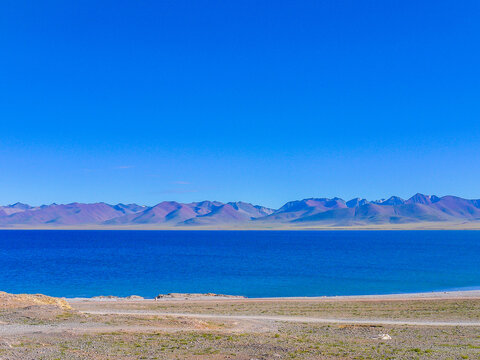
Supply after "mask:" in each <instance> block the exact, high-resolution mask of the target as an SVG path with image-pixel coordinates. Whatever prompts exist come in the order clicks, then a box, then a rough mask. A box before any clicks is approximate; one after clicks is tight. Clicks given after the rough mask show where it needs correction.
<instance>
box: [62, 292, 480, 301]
mask: <svg viewBox="0 0 480 360" xmlns="http://www.w3.org/2000/svg"><path fill="white" fill-rule="evenodd" d="M186 295H194V296H181V297H175V298H168V297H167V298H161V299H157V300H155V299H154V298H128V297H108V296H105V297H102V296H98V297H90V298H89V297H73V298H64V299H66V300H67V301H68V302H72V303H75V302H128V303H134V302H158V303H162V302H182V301H189V302H193V301H202V302H203V301H209V302H211V301H230V302H238V301H240V302H281V301H325V302H332V301H408V300H449V299H453V300H463V299H480V289H479V290H448V291H432V292H416V293H400V294H378V295H338V296H294V297H260V298H248V297H243V296H235V295H233V296H232V295H224V296H221V295H220V296H207V295H202V294H186Z"/></svg>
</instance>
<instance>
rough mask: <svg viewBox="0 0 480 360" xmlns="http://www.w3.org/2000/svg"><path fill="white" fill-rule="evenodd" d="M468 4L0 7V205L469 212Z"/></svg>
mask: <svg viewBox="0 0 480 360" xmlns="http://www.w3.org/2000/svg"><path fill="white" fill-rule="evenodd" d="M479 44H480V2H479V1H477V0H473V1H468V0H465V1H441V0H440V1H438V0H437V1H405V0H403V1H389V0H379V1H346V0H331V1H319V0H316V1H310V0H302V1H296V0H291V1H284V0H275V1H251V0H242V1H218V0H217V1H210V0H201V1H182V0H168V1H164V0H142V1H137V0H130V1H125V0H114V1H113V0H112V1H110V0H102V1H97V0H95V1H93V0H82V1H64V0H61V1H60V0H58V1H51V0H45V1H24V0H4V1H2V2H1V4H0V45H1V47H0V49H1V50H0V204H7V203H12V202H16V201H22V202H27V203H31V204H34V205H38V204H42V203H52V202H57V203H66V202H73V201H79V202H96V201H105V202H109V203H117V202H137V203H142V204H156V203H158V202H160V201H163V200H177V201H182V202H185V201H197V200H204V199H209V200H219V201H236V200H243V201H248V202H253V203H260V204H264V205H268V206H272V207H279V206H281V205H282V204H283V203H285V202H286V201H289V200H295V199H301V198H306V197H332V196H339V197H343V198H345V199H347V200H348V199H350V198H352V197H355V196H360V197H366V198H369V199H379V198H383V197H387V196H390V195H393V194H395V195H399V196H402V197H409V196H411V195H413V194H414V193H416V192H423V193H427V194H433V193H434V194H438V195H447V194H455V195H459V196H463V197H468V198H480V66H479V64H480V46H479Z"/></svg>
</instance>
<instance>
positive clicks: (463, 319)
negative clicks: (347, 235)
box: [0, 294, 480, 360]
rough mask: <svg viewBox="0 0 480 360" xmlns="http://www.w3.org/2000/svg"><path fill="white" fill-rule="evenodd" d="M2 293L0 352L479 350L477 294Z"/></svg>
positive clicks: (448, 353)
mask: <svg viewBox="0 0 480 360" xmlns="http://www.w3.org/2000/svg"><path fill="white" fill-rule="evenodd" d="M9 299H10V300H9V301H8V306H6V305H2V304H3V303H2V302H1V297H0V359H246V360H249V359H480V296H478V294H477V295H475V296H466V297H463V296H445V297H441V296H435V297H431V298H427V297H425V296H423V297H421V296H419V297H408V298H407V297H397V298H395V297H391V298H385V297H368V298H325V299H322V298H316V299H268V300H265V299H262V300H260V299H211V300H210V299H209V300H178V301H153V300H119V299H115V300H111V301H105V300H74V301H73V300H72V301H69V305H70V306H71V308H69V306H68V304H67V305H66V304H65V303H64V302H62V301H55V300H51V299H52V298H41V299H42V301H41V302H40V303H36V302H35V301H36V300H35V299H37V297H34V298H33V300H32V298H28V296H27V297H26V296H22V297H20V298H18V299H19V300H18V303H17V305H16V303H15V301H14V300H12V299H13V298H12V297H9ZM6 303H7V302H5V304H6ZM383 334H388V335H389V336H388V337H390V339H389V338H388V337H384V339H382V338H381V336H380V335H383Z"/></svg>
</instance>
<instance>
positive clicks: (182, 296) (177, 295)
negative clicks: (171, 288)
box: [155, 293, 245, 300]
mask: <svg viewBox="0 0 480 360" xmlns="http://www.w3.org/2000/svg"><path fill="white" fill-rule="evenodd" d="M213 297H216V298H225V299H245V296H240V295H224V294H213V293H206V294H189V293H187V294H184V293H170V294H159V295H157V296H156V297H155V300H160V299H203V298H213Z"/></svg>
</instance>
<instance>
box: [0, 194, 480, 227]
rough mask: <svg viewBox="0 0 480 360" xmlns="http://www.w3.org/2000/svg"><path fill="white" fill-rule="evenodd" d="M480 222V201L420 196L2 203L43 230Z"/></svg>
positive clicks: (2, 210) (0, 219)
mask: <svg viewBox="0 0 480 360" xmlns="http://www.w3.org/2000/svg"><path fill="white" fill-rule="evenodd" d="M476 222H478V223H479V224H480V200H468V199H463V198H460V197H457V196H443V197H438V196H435V195H424V194H416V195H414V196H412V197H411V198H409V199H407V200H404V199H402V198H400V197H398V196H392V197H390V198H388V199H382V200H376V201H369V200H366V199H361V198H355V199H352V200H349V201H345V200H343V199H340V198H337V197H335V198H310V199H303V200H296V201H291V202H288V203H286V204H285V205H283V206H282V207H280V208H279V209H271V208H268V207H264V206H260V205H252V204H250V203H246V202H228V203H222V202H219V201H201V202H192V203H179V202H175V201H164V202H161V203H159V204H157V205H155V206H145V205H137V204H116V205H110V204H106V203H93V204H83V203H71V204H51V205H42V206H30V205H27V204H22V203H16V204H12V205H7V206H0V227H3V228H9V227H13V228H15V227H20V228H37V227H38V228H42V227H73V228H82V227H87V226H95V227H96V228H128V227H130V228H142V227H144V228H193V229H195V228H214V229H215V228H219V229H225V228H265V229H275V228H315V227H354V226H360V227H361V226H372V225H401V224H420V223H422V224H423V223H432V224H442V223H443V224H445V223H456V224H474V223H476Z"/></svg>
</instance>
